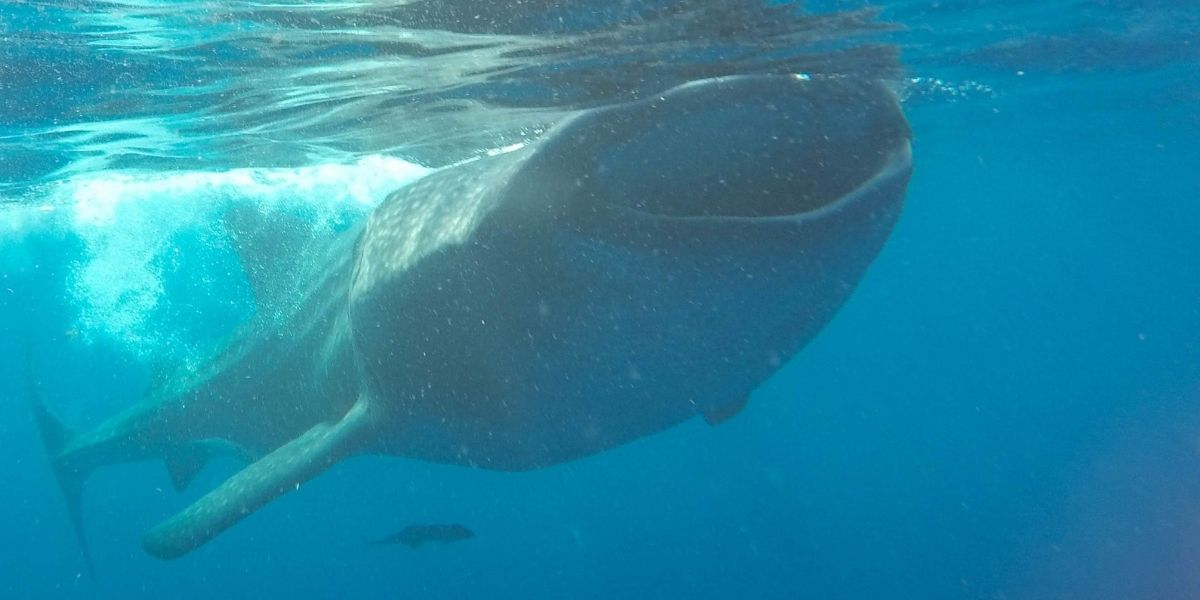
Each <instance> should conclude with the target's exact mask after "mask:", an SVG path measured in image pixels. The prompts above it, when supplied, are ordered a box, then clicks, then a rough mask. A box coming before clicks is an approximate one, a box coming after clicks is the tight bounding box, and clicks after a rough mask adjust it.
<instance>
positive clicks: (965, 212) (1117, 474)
mask: <svg viewBox="0 0 1200 600" xmlns="http://www.w3.org/2000/svg"><path fill="white" fill-rule="evenodd" d="M754 72H798V73H817V74H835V75H836V74H843V73H844V74H850V75H855V76H871V77H881V78H884V79H885V80H887V81H889V82H891V83H892V84H893V85H894V87H896V89H897V90H898V91H899V93H900V94H901V96H902V98H903V106H904V109H905V111H906V113H907V115H908V118H909V120H910V122H911V125H912V129H913V132H914V142H913V153H914V161H915V164H916V172H915V175H914V178H913V180H912V183H911V185H910V188H909V192H908V200H907V203H906V206H905V209H904V213H903V215H902V217H901V220H900V222H899V224H898V226H897V228H896V230H895V231H894V233H893V234H892V236H891V238H890V240H889V241H888V243H887V245H886V246H885V248H884V250H883V252H882V253H881V255H880V256H879V258H878V259H877V260H876V261H875V263H874V264H873V266H872V267H871V269H870V270H869V272H868V274H867V276H866V277H865V278H864V280H863V282H862V283H861V284H860V286H859V287H858V289H857V290H856V291H855V293H854V295H853V296H852V298H851V300H850V301H849V302H848V303H847V304H846V305H845V306H844V307H843V308H842V310H841V311H840V312H839V314H838V316H837V317H836V318H835V319H834V320H833V322H832V323H831V324H830V325H829V326H828V327H826V328H825V330H824V331H823V332H822V333H821V334H820V335H819V336H818V337H817V339H816V340H815V341H813V342H812V343H811V344H810V345H809V346H808V347H807V348H806V349H804V350H803V351H802V352H801V353H800V354H798V355H797V356H796V357H795V358H794V359H793V360H792V361H791V362H790V363H788V364H787V365H786V366H785V367H784V368H783V369H782V370H781V371H780V372H779V373H778V374H777V375H776V376H775V377H774V378H773V379H771V380H770V381H769V382H768V383H767V384H765V385H764V386H763V387H762V388H760V389H759V390H758V391H757V392H755V394H754V395H753V396H752V398H751V401H750V402H749V404H748V406H747V407H746V409H745V410H744V411H743V412H742V413H741V414H739V415H738V416H737V418H735V419H732V420H731V421H729V422H728V423H725V424H722V425H721V426H719V427H709V426H707V425H705V424H704V423H703V422H702V421H700V420H694V421H693V422H689V423H686V424H684V425H682V426H680V427H676V428H674V429H671V430H668V431H666V432H663V433H660V434H658V435H655V436H651V437H648V438H643V439H641V440H638V441H636V442H635V443H632V444H629V445H626V446H623V447H619V448H616V449H614V450H610V451H607V452H604V453H601V454H599V455H596V456H592V457H589V458H586V459H583V460H579V461H575V462H571V463H567V464H564V465H560V466H556V467H552V468H548V469H544V470H540V471H534V472H529V473H519V474H512V473H497V472H490V471H481V470H472V469H466V468H461V467H450V466H440V465H432V464H426V463H422V462H417V461H411V460H403V459H396V458H383V457H381V458H376V457H367V458H356V459H355V460H352V461H348V462H346V463H343V464H341V465H339V466H338V467H337V468H335V469H333V470H331V471H329V472H328V473H326V474H324V475H323V476H321V477H319V478H317V479H314V480H313V481H312V482H310V483H307V484H305V485H304V487H303V489H302V491H301V492H300V493H293V494H288V495H286V496H284V497H282V498H281V499H279V500H278V501H276V502H274V503H273V504H271V505H270V506H269V507H268V508H266V509H264V510H262V511H261V512H259V513H258V514H256V515H254V516H253V517H252V518H249V519H247V520H246V521H244V522H243V523H241V524H239V525H238V526H237V527H234V528H233V529H231V530H229V531H228V532H226V533H225V534H223V535H222V536H220V537H219V538H217V539H216V540H215V541H213V542H212V543H210V544H208V545H206V546H204V547H202V548H200V549H199V550H197V551H196V552H194V553H192V554H190V555H188V556H187V557H185V558H183V559H180V560H176V561H172V562H162V561H159V560H156V559H153V558H151V557H149V556H146V555H145V554H143V553H142V551H141V547H140V541H139V540H140V536H141V533H142V532H143V531H144V530H145V529H147V528H148V527H150V526H152V525H153V524H154V523H157V522H158V521H160V520H161V519H163V518H165V517H166V516H168V515H170V514H172V513H174V512H175V511H176V510H178V509H180V508H181V507H183V506H185V505H186V504H187V503H188V502H189V501H190V500H192V499H195V498H196V497H198V495H199V494H200V493H201V492H202V491H203V490H206V489H211V488H212V487H213V486H215V485H216V484H217V483H219V482H220V481H221V480H223V479H224V478H225V477H227V476H228V475H230V474H231V473H233V472H234V471H236V469H237V468H238V466H239V465H238V464H237V463H236V461H233V460H218V461H215V462H214V463H213V464H211V465H209V466H208V467H207V468H206V469H205V470H204V471H203V473H202V474H201V476H200V479H199V481H198V482H197V483H196V485H195V486H194V487H193V488H192V489H190V490H189V491H187V492H185V493H183V494H177V493H176V492H174V491H173V490H172V487H171V484H170V481H169V479H168V477H167V475H166V472H165V470H164V469H163V468H162V465H161V463H159V462H155V461H150V462H145V463H137V464H132V465H121V466H116V467H111V468H106V469H103V470H100V471H98V472H97V473H96V474H95V476H94V477H92V478H91V479H90V480H89V483H88V487H87V490H86V494H85V497H84V512H85V522H86V525H87V527H86V534H87V538H88V541H89V544H90V546H91V554H92V556H93V559H94V563H95V570H96V573H95V575H94V576H92V575H89V573H88V568H87V565H86V563H85V561H84V558H83V555H82V553H81V550H80V547H79V544H78V543H77V541H76V539H75V536H74V533H73V532H72V530H71V525H70V521H69V520H68V518H67V515H66V511H65V508H64V506H63V500H62V497H61V494H60V492H59V489H58V488H57V483H56V482H55V481H54V478H53V475H52V473H51V470H50V467H49V464H48V460H47V458H46V456H45V453H44V451H43V448H42V443H41V440H40V439H39V434H38V432H37V428H36V426H35V423H34V418H33V413H32V411H31V409H30V395H31V393H32V388H35V387H36V389H37V390H38V393H39V394H41V395H42V396H43V397H44V398H45V399H46V401H47V403H49V404H50V405H51V406H52V407H53V408H54V409H55V411H56V412H57V413H59V414H61V415H62V416H63V417H64V419H65V420H66V421H68V422H70V423H72V424H76V425H81V426H82V425H85V424H94V423H96V422H98V421H99V420H101V419H102V418H104V417H107V416H109V415H111V414H114V413H115V412H117V411H118V410H120V409H122V408H124V407H126V406H129V405H131V404H132V403H134V402H136V401H137V400H138V399H139V398H140V396H141V394H142V392H143V391H144V390H145V389H146V387H147V386H148V385H149V383H150V381H151V380H152V379H153V377H154V373H155V372H156V370H157V369H160V368H161V366H162V365H163V364H166V363H182V364H188V363H190V362H192V361H196V360H198V359H199V357H201V356H202V355H203V353H204V351H205V349H206V348H208V347H210V346H211V345H213V344H218V343H220V341H221V340H222V339H224V337H225V335H227V334H228V332H229V330H230V329H231V328H232V327H234V326H235V325H236V324H237V323H238V322H239V321H241V320H242V319H244V318H246V317H247V315H249V314H250V312H251V311H252V310H253V299H252V297H251V296H250V292H249V288H248V286H247V284H246V282H245V281H244V278H243V276H242V274H241V272H240V267H239V266H238V262H237V258H236V256H235V254H234V252H233V250H232V249H231V248H230V246H229V244H228V242H227V240H225V238H224V233H223V230H222V228H221V223H220V219H219V215H220V213H221V211H222V210H223V209H224V208H225V207H228V206H230V205H232V204H237V203H242V202H249V203H264V204H274V205H285V206H288V207H290V209H291V210H295V211H296V212H298V213H299V214H303V215H304V216H305V217H306V218H308V219H310V220H311V222H312V223H314V226H326V227H331V228H336V227H339V226H340V224H343V223H345V222H347V221H349V220H352V219H354V218H357V217H361V216H362V215H363V214H365V213H366V212H367V211H368V210H369V209H370V207H371V206H372V205H373V204H375V203H377V202H379V201H380V200H381V199H382V197H383V195H386V194H387V193H388V192H389V191H391V190H392V189H394V188H396V187H398V186H400V185H402V184H403V183H404V182H406V181H410V180H412V179H413V178H415V177H417V176H419V175H420V174H422V173H424V172H425V171H426V169H427V168H430V167H437V166H441V165H446V164H450V163H453V162H455V161H459V160H463V159H465V158H469V157H471V156H476V155H479V154H480V153H483V152H487V151H489V150H493V149H496V148H502V147H505V146H508V145H510V144H514V143H519V142H520V141H521V140H523V139H528V138H530V137H532V136H536V135H537V134H538V133H540V132H541V131H544V129H545V128H546V127H548V126H549V125H550V124H552V123H553V122H554V121H556V120H557V119H559V118H561V117H562V116H563V115H564V114H567V113H568V112H569V111H571V110H576V109H579V108H585V107H590V106H599V105H603V104H605V103H610V102H616V101H620V100H624V99H629V98H636V97H641V96H643V95H645V94H653V93H656V92H659V91H661V90H663V89H666V88H667V87H670V86H672V85H674V84H676V83H680V82H683V81H689V80H692V79H697V78H702V77H710V76H717V75H724V74H733V73H754ZM1198 165H1200V6H1197V5H1196V4H1195V3H1194V2H1190V1H1178V2H1169V1H1161V2H1148V1H1140V2H1139V1H1133V0H1094V1H1071V2H1058V3H1045V2H1025V1H1018V0H1009V1H1004V2H1001V1H987V0H975V1H967V0H962V1H951V0H947V1H941V2H928V1H925V2H916V1H902V0H897V1H895V2H873V3H866V2H849V1H846V2H839V1H824V2H820V1H814V2H808V3H805V5H804V7H803V8H801V7H799V6H796V5H791V4H769V5H768V4H762V3H759V2H753V1H749V0H747V1H737V0H729V1H713V2H671V1H668V0H657V1H656V0H647V1H645V2H617V3H598V2H566V1H563V2H557V3H549V2H540V1H533V2H525V3H511V4H510V3H489V2H466V1H464V0H446V1H443V2H436V1H432V0H431V1H414V2H407V3H397V2H372V1H366V0H350V1H345V2H336V3H321V2H289V3H282V2H278V3H276V2H271V1H267V2H254V3H248V2H232V1H230V2H217V1H212V2H156V1H154V0H121V1H107V2H100V1H93V2H63V1H46V2H9V3H5V4H4V5H3V6H0V486H2V487H0V596H2V597H4V598H60V597H62V598H142V597H145V598H168V597H169V598H212V597H223V598H263V597H266V598H279V597H301V598H330V597H362V598H392V597H406V598H408V597H412V598H480V597H488V598H613V597H638V598H641V597H647V598H649V597H655V598H658V597H686V598H730V597H747V598H750V597H758V598H1200V361H1198V358H1200V302H1198V300H1200V260H1197V257H1198V256H1200V235H1198V234H1200V166H1198ZM438 522H449V523H455V522H457V523H463V524H466V525H467V526H469V527H470V528H471V529H472V530H473V531H474V532H475V535H476V537H475V538H474V539H471V540H468V541H465V542H462V543H456V544H450V545H446V546H437V545H435V546H429V547H423V548H421V549H419V550H417V551H413V550H410V549H409V548H406V547H402V546H399V547H385V548H369V547H366V546H365V544H366V543H367V542H368V541H370V540H372V539H376V538H379V537H383V536H386V535H388V534H390V533H392V532H394V531H397V530H399V529H401V528H402V527H404V526H405V525H407V524H410V523H438Z"/></svg>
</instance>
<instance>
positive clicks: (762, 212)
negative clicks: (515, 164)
mask: <svg viewBox="0 0 1200 600" xmlns="http://www.w3.org/2000/svg"><path fill="white" fill-rule="evenodd" d="M597 114H598V115H599V116H598V117H593V118H597V119H598V121H597V122H598V123H599V122H603V123H604V127H605V129H604V130H603V131H602V132H596V131H593V130H592V129H593V128H592V127H588V126H587V124H586V123H582V124H576V125H575V126H576V127H581V129H580V134H581V136H580V137H579V138H578V139H579V140H580V141H579V142H577V143H580V144H590V145H593V152H594V149H595V148H596V147H600V148H604V150H602V151H600V152H599V153H598V154H597V155H596V158H595V159H594V160H593V161H591V162H590V164H588V165H587V166H586V167H584V168H585V169H587V171H588V172H585V173H583V174H582V176H581V177H579V180H580V181H585V182H587V183H586V184H585V186H586V187H587V188H588V189H587V190H586V191H587V195H588V196H590V197H592V198H594V199H597V200H600V201H601V202H603V203H605V204H608V205H611V206H614V207H618V208H623V209H628V210H632V211H636V212H639V213H645V214H649V215H655V216H658V217H662V218H697V217H703V218H714V217H725V218H728V217H737V218H777V217H784V216H800V215H806V214H813V213H817V212H819V211H822V210H828V209H830V208H832V207H833V206H834V205H835V204H837V203H838V202H839V201H840V200H843V199H847V200H848V199H850V198H852V197H854V196H856V195H858V194H855V192H856V191H859V190H862V189H863V188H869V187H871V186H873V185H876V184H877V183H879V182H880V181H881V179H889V178H891V177H893V176H903V175H907V173H908V172H909V171H910V170H911V166H912V159H911V152H910V149H909V140H910V138H911V132H910V130H909V127H908V124H907V121H906V120H905V119H904V116H903V114H902V113H901V111H900V107H899V104H898V103H897V102H896V99H895V95H894V94H893V93H892V92H891V91H890V90H887V89H885V88H884V86H883V84H881V83H879V82H875V81H870V82H868V81H860V80H855V79H850V78H841V79H810V78H807V77H803V76H743V77H729V78H720V79H710V80H704V81H699V82H694V83H691V84H688V85H685V86H681V87H679V88H675V89H673V90H671V91H669V92H667V93H665V94H662V95H660V96H658V97H656V98H652V99H649V100H643V101H640V102H636V103H632V104H629V105H624V106H619V107H614V108H611V109H608V110H606V111H601V112H598V113H597ZM601 117H602V121H600V120H599V119H600V118H601ZM598 142H599V143H598ZM576 168H578V167H576Z"/></svg>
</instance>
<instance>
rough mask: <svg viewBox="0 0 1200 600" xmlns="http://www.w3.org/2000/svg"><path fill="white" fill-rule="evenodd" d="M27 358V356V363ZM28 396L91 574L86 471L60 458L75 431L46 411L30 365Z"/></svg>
mask: <svg viewBox="0 0 1200 600" xmlns="http://www.w3.org/2000/svg"><path fill="white" fill-rule="evenodd" d="M28 361H29V359H28V358H27V362H28ZM29 366H30V368H29V397H30V401H31V403H32V404H33V415H34V418H35V419H36V421H37V425H38V429H39V430H40V431H41V434H42V444H43V445H44V446H45V447H46V455H47V457H49V459H50V465H51V466H52V467H53V469H54V475H55V477H56V478H57V479H58V485H59V487H60V488H62V492H63V500H64V501H65V502H66V505H67V513H68V514H69V515H70V517H71V527H72V528H73V529H74V530H75V537H76V539H78V540H79V548H80V551H81V552H83V559H84V561H85V562H86V563H87V569H88V574H90V575H92V576H93V577H94V576H95V574H96V570H95V567H94V566H93V563H92V553H91V550H90V549H89V548H88V544H87V536H86V534H85V531H84V528H83V481H84V479H85V478H86V477H87V472H86V471H82V470H80V469H78V468H77V467H76V466H74V465H72V464H70V463H69V462H67V461H64V460H63V459H62V451H63V449H64V448H66V446H67V444H68V443H70V441H71V439H72V438H73V437H75V432H74V431H72V430H71V429H70V428H68V427H67V426H66V425H64V424H63V422H62V421H61V420H59V418H58V417H56V416H55V415H54V413H52V412H50V409H49V407H47V406H46V403H45V402H44V401H43V400H42V397H41V393H40V392H39V391H38V384H37V380H36V379H35V378H34V377H33V369H32V365H29Z"/></svg>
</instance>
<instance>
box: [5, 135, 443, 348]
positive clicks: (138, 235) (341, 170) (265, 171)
mask: <svg viewBox="0 0 1200 600" xmlns="http://www.w3.org/2000/svg"><path fill="white" fill-rule="evenodd" d="M427 172H429V169H427V168H425V167H422V166H420V165H417V164H414V163H411V162H407V161H404V160H400V159H396V158H391V157H386V156H378V155H374V156H368V157H365V158H362V159H360V160H358V161H357V162H353V163H325V164H315V165H309V166H303V167H297V168H242V169H231V170H227V171H186V172H104V173H95V174H88V175H79V176H75V177H71V178H69V179H66V180H63V181H62V182H60V183H59V184H57V185H55V186H52V188H51V189H50V190H49V192H48V196H47V198H46V199H45V202H44V203H42V204H41V205H39V206H40V207H42V208H39V209H38V210H39V211H41V212H44V211H51V212H53V213H57V216H58V217H59V218H57V219H54V221H55V222H56V223H57V224H58V225H59V226H62V227H66V228H68V229H69V230H70V231H69V233H71V234H73V235H74V236H77V237H78V238H79V240H81V241H82V243H83V256H82V257H81V259H80V260H79V261H78V263H77V264H76V267H75V269H74V272H73V274H72V275H71V276H70V281H69V282H68V290H69V293H70V294H72V295H73V296H74V301H75V303H76V304H77V305H78V306H79V325H78V329H79V332H80V334H81V335H85V336H86V337H87V338H90V339H95V338H97V337H104V338H109V339H110V340H111V341H115V342H116V343H118V344H119V345H122V346H124V347H125V349H127V350H129V351H130V352H132V353H134V354H136V355H140V356H143V357H146V358H150V357H152V356H154V355H161V354H165V353H167V352H168V351H169V350H170V348H169V347H171V346H175V348H174V350H175V351H178V350H179V349H180V348H178V347H177V344H178V343H179V342H180V341H181V340H179V339H177V338H175V337H170V336H169V334H167V333H159V332H160V331H163V330H164V329H165V328H164V327H163V323H158V322H156V319H161V318H162V316H161V315H163V314H164V313H168V312H172V311H164V310H162V309H163V307H164V303H171V302H176V303H181V302H182V303H193V302H197V301H199V302H205V301H212V300H213V299H214V298H218V297H219V295H220V294H222V293H228V292H227V291H226V289H227V288H228V287H230V286H235V285H236V284H237V279H236V276H231V277H229V280H228V281H225V280H214V281H211V282H209V281H205V282H204V283H205V285H209V284H211V285H210V287H211V288H212V290H211V291H212V294H213V296H212V297H210V298H199V299H195V298H168V297H167V294H168V292H167V290H168V288H169V287H170V283H171V282H170V281H168V280H167V278H169V277H190V276H196V275H202V276H206V277H210V276H211V275H212V273H210V272H209V269H210V264H209V263H211V261H212V260H215V259H214V258H213V257H205V256H194V255H188V256H179V254H180V253H181V252H186V251H187V250H184V249H181V248H180V246H179V241H180V240H181V239H187V240H200V242H199V244H200V245H199V246H198V247H199V248H200V250H199V251H197V249H196V248H191V252H192V253H193V254H205V253H208V254H212V255H213V256H219V255H220V250H222V249H223V248H224V249H225V250H226V252H227V241H226V238H225V232H224V231H223V229H222V226H221V215H222V214H223V212H224V210H225V209H226V208H227V207H229V206H231V205H235V204H253V205H256V206H258V207H259V208H260V209H261V210H264V211H280V212H286V213H289V214H292V215H298V216H302V217H304V218H305V219H308V220H309V221H310V222H311V223H312V224H313V227H314V228H316V227H331V226H332V225H331V224H332V223H334V222H337V221H338V220H345V218H346V217H347V216H352V215H355V214H365V213H366V212H367V211H368V210H369V209H370V208H371V207H373V206H375V205H376V204H378V203H379V202H380V201H382V200H383V199H384V198H385V197H386V196H387V194H388V193H389V192H391V191H392V190H394V189H396V188H398V187H401V186H403V185H405V184H407V183H410V182H412V181H414V180H416V179H418V178H420V177H421V176H422V175H424V174H426V173H427ZM29 223H30V221H28V220H26V221H25V224H29ZM18 226H19V225H18ZM189 243H191V242H189ZM193 245H195V244H193ZM209 248H211V250H212V251H211V252H209V251H208V249H209ZM206 260H207V261H209V263H205V262H204V261H206ZM197 265H201V266H200V267H198V266H197ZM222 273H224V271H222ZM193 288H194V286H193ZM223 288H226V289H223ZM189 289H191V288H189ZM175 312H177V311H175Z"/></svg>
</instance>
